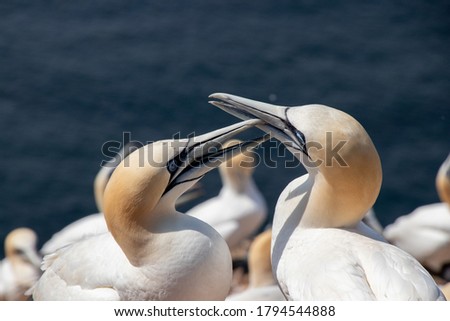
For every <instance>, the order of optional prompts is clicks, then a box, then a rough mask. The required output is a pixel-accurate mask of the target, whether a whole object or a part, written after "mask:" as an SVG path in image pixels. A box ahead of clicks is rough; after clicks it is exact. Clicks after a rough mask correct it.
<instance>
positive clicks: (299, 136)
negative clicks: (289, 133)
mask: <svg viewBox="0 0 450 321" xmlns="http://www.w3.org/2000/svg"><path fill="white" fill-rule="evenodd" d="M295 135H296V136H297V138H298V140H299V141H300V143H301V144H302V145H305V144H306V138H305V135H303V133H302V132H301V131H299V130H296V131H295Z"/></svg>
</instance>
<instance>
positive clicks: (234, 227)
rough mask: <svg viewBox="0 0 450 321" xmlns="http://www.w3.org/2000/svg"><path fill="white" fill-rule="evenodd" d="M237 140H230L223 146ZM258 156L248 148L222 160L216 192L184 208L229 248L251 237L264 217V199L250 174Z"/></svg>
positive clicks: (232, 143)
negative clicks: (218, 190)
mask: <svg viewBox="0 0 450 321" xmlns="http://www.w3.org/2000/svg"><path fill="white" fill-rule="evenodd" d="M237 143H240V141H238V140H230V141H228V142H227V143H226V144H225V147H226V146H229V145H234V144H237ZM257 159H258V158H257V155H255V153H254V152H253V151H250V150H249V151H246V152H244V153H242V154H240V155H238V156H236V157H233V158H232V159H230V160H228V161H226V162H224V163H222V164H221V165H220V166H219V172H220V177H221V179H222V184H223V187H222V189H221V190H220V192H219V195H217V196H216V197H213V198H211V199H209V200H207V201H205V202H203V203H201V204H199V205H197V206H195V207H193V208H192V209H190V210H189V211H187V212H186V214H188V215H191V216H194V217H196V218H198V219H200V220H202V221H204V222H206V223H208V224H209V225H211V226H212V227H213V228H214V229H216V231H218V232H219V233H220V235H221V236H222V237H223V238H224V239H225V241H226V242H227V244H228V246H229V247H230V250H233V249H235V248H236V246H238V245H239V244H240V243H241V242H242V241H243V240H245V239H247V238H250V237H252V236H253V235H254V233H256V231H257V230H258V228H259V227H260V226H261V225H262V224H263V222H264V221H265V219H266V218H267V205H266V201H265V199H264V197H263V195H262V194H261V192H260V191H259V189H258V187H257V186H256V184H255V182H254V181H253V178H252V174H253V171H254V168H255V166H256V161H257Z"/></svg>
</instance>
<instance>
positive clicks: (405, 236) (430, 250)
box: [384, 155, 450, 281]
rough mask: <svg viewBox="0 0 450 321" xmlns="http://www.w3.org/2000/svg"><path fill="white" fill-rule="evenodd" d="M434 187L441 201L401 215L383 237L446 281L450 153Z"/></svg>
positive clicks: (449, 239) (449, 260)
mask: <svg viewBox="0 0 450 321" xmlns="http://www.w3.org/2000/svg"><path fill="white" fill-rule="evenodd" d="M436 187H437V191H438V194H439V197H440V199H441V203H435V204H429V205H424V206H420V207H418V208H416V209H415V210H414V211H413V212H411V213H410V214H407V215H404V216H400V217H399V218H397V219H396V220H395V222H394V223H392V224H390V225H388V226H386V228H385V230H384V236H385V237H386V239H387V240H388V241H389V242H391V243H392V244H395V245H396V246H398V247H399V248H401V249H403V250H405V251H407V252H408V253H410V254H412V255H413V256H414V257H415V258H416V259H417V260H419V261H420V262H421V263H422V264H424V265H425V266H426V267H427V268H428V269H430V270H431V271H433V272H435V273H436V274H440V276H441V277H443V278H446V279H447V281H449V280H450V270H449V271H445V268H446V265H448V264H450V155H449V156H448V157H447V159H446V160H445V161H444V162H443V163H442V165H441V167H440V169H439V171H438V174H437V176H436ZM443 269H444V270H443ZM447 269H449V267H448V266H447Z"/></svg>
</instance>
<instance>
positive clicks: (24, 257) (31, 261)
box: [0, 228, 41, 301]
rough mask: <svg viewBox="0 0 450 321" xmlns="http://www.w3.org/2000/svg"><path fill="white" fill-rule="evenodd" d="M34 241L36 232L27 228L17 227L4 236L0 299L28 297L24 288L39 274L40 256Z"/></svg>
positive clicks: (28, 286)
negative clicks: (4, 255)
mask: <svg viewBox="0 0 450 321" xmlns="http://www.w3.org/2000/svg"><path fill="white" fill-rule="evenodd" d="M36 243H37V236H36V233H35V232H34V231H33V230H31V229H29V228H17V229H15V230H13V231H11V232H10V233H9V234H8V235H7V236H6V239H5V254H6V257H5V258H4V259H3V260H2V261H0V300H7V301H18V300H26V299H27V298H28V296H27V295H25V292H26V290H28V289H29V288H30V287H31V286H33V284H34V283H35V282H36V281H37V279H38V278H39V276H40V274H41V271H40V269H39V265H40V263H41V258H40V257H39V255H38V254H37V251H36Z"/></svg>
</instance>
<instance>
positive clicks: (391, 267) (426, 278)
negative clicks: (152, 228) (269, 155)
mask: <svg viewBox="0 0 450 321" xmlns="http://www.w3.org/2000/svg"><path fill="white" fill-rule="evenodd" d="M210 97H211V98H215V99H217V100H219V101H213V102H212V104H214V105H215V106H217V107H219V108H221V109H223V110H225V111H226V112H229V113H230V114H232V115H234V116H237V117H239V118H241V119H252V118H256V119H260V120H262V121H264V123H263V124H260V125H257V127H258V128H260V129H262V130H264V131H266V132H268V133H271V134H272V135H273V136H274V137H275V138H277V139H278V140H280V141H281V142H282V143H284V144H285V146H286V147H287V149H288V150H289V151H291V152H292V153H293V154H294V155H295V156H296V157H297V158H298V159H299V160H300V161H301V162H302V164H303V165H304V166H305V168H306V169H307V171H308V174H306V175H303V176H301V177H299V178H297V179H295V180H293V181H292V182H291V183H290V184H289V185H288V186H287V187H286V188H285V189H284V191H283V192H282V193H281V195H280V197H279V199H278V203H277V206H276V209H275V215H274V221H273V225H272V233H273V234H272V266H273V270H274V274H275V276H276V279H277V281H278V283H279V285H280V287H281V290H282V291H283V293H284V295H285V296H286V297H287V298H288V299H289V300H315V301H317V300H445V298H444V296H443V294H442V293H441V291H440V290H439V288H438V286H437V285H436V283H435V282H434V280H433V279H432V277H431V276H430V275H429V273H428V272H427V271H426V270H425V269H424V268H423V267H422V266H421V265H420V263H419V262H417V261H416V260H415V259H414V258H413V257H412V256H411V255H409V254H407V253H406V252H404V251H402V250H401V249H399V248H397V247H395V246H393V245H390V244H387V243H386V242H384V241H383V238H382V237H381V236H380V235H379V234H377V233H376V232H375V231H373V230H372V229H370V228H369V227H367V225H365V224H364V223H362V222H361V220H362V218H363V217H364V215H365V213H366V212H367V211H368V210H369V208H371V207H372V205H373V204H374V202H375V200H376V198H377V196H378V193H379V191H380V187H381V180H382V170H381V162H380V159H379V156H378V153H377V151H376V149H375V146H374V145H373V143H372V141H371V139H370V137H369V135H368V134H367V133H366V131H365V130H364V128H363V127H362V126H361V125H360V124H359V123H358V122H357V121H356V120H355V119H354V118H353V117H351V116H350V115H348V114H346V113H344V112H342V111H339V110H337V109H334V108H331V107H327V106H323V105H306V106H299V107H282V106H274V105H271V104H266V103H261V102H257V101H253V100H250V99H246V98H241V97H237V96H233V95H229V94H213V95H211V96H210Z"/></svg>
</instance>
